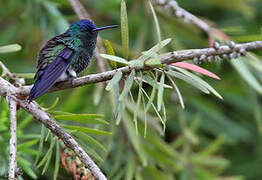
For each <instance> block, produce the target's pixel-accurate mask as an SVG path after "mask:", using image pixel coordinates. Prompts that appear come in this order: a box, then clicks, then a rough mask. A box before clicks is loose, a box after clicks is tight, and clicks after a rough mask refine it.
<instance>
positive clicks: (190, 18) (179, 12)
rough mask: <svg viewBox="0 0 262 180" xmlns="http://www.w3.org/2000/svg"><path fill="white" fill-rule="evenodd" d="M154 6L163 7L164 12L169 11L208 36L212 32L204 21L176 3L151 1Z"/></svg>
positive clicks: (170, 0)
mask: <svg viewBox="0 0 262 180" xmlns="http://www.w3.org/2000/svg"><path fill="white" fill-rule="evenodd" d="M153 2H154V3H155V4H156V5H160V6H162V7H164V8H165V9H166V10H171V12H172V13H173V14H174V15H175V16H177V17H182V18H183V19H184V21H185V22H186V23H190V22H191V23H193V24H195V25H196V26H197V27H198V28H199V29H201V30H202V31H204V32H206V33H207V34H209V33H210V32H211V31H212V27H210V26H209V25H208V24H207V23H206V22H205V21H203V20H201V19H200V18H198V17H196V16H195V15H193V14H191V13H190V12H188V11H186V10H185V9H183V8H181V7H180V6H179V5H178V4H177V2H176V1H174V0H153Z"/></svg>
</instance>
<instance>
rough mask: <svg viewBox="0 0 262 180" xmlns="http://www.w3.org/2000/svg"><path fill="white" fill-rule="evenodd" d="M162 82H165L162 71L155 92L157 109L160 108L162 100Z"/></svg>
mask: <svg viewBox="0 0 262 180" xmlns="http://www.w3.org/2000/svg"><path fill="white" fill-rule="evenodd" d="M164 82H165V73H162V75H161V78H160V85H159V87H158V93H157V110H158V111H160V110H161V106H162V101H163V94H164Z"/></svg>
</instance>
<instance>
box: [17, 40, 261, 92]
mask: <svg viewBox="0 0 262 180" xmlns="http://www.w3.org/2000/svg"><path fill="white" fill-rule="evenodd" d="M242 49H243V50H246V51H250V50H259V49H262V41H254V42H249V43H242V44H236V45H235V47H234V49H232V48H230V47H229V46H228V45H224V46H220V47H219V49H215V48H204V49H190V50H180V51H173V52H170V53H167V54H166V55H165V56H163V57H162V58H161V61H162V63H163V64H171V63H174V62H180V61H187V60H193V59H194V58H200V56H201V55H203V54H205V55H206V56H222V55H228V54H231V53H233V52H236V51H240V50H242ZM133 69H135V70H137V71H138V70H149V69H153V67H147V66H142V67H134V66H126V67H122V68H118V69H115V70H111V71H106V72H103V73H99V74H90V75H87V76H83V77H79V78H76V79H73V80H68V81H64V82H60V83H57V84H56V85H55V86H54V87H53V88H52V89H51V90H50V91H49V92H52V91H59V90H62V89H68V88H75V87H79V86H84V85H87V84H91V83H98V82H104V81H108V80H110V79H112V78H113V76H114V75H115V73H116V72H117V71H121V72H122V73H123V74H128V73H130V72H131V71H132V70H133ZM31 88H32V86H23V87H20V88H19V89H18V92H17V93H18V94H20V95H22V96H27V95H28V94H29V92H30V89H31Z"/></svg>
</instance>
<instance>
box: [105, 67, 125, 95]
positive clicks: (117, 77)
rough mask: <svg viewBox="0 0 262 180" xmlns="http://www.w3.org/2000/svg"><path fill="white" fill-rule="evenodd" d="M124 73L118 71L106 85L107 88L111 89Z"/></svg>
mask: <svg viewBox="0 0 262 180" xmlns="http://www.w3.org/2000/svg"><path fill="white" fill-rule="evenodd" d="M122 75H123V73H122V72H121V71H117V72H116V74H115V75H114V77H113V78H112V79H111V81H109V83H108V84H107V86H106V90H107V91H110V90H111V89H112V88H113V87H114V86H115V85H116V84H117V83H118V82H119V81H120V79H121V78H122Z"/></svg>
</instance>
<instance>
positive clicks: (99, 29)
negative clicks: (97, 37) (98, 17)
mask: <svg viewBox="0 0 262 180" xmlns="http://www.w3.org/2000/svg"><path fill="white" fill-rule="evenodd" d="M117 27H119V26H118V25H112V26H105V27H98V28H95V29H93V31H94V32H96V31H102V30H105V29H111V28H117Z"/></svg>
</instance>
